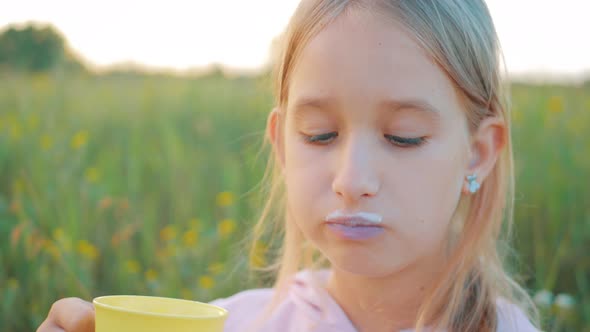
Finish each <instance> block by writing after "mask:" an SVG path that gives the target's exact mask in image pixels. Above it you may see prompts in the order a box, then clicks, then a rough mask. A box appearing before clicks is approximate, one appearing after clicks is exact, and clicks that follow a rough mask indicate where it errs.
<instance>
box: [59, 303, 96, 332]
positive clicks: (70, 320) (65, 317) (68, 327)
mask: <svg viewBox="0 0 590 332" xmlns="http://www.w3.org/2000/svg"><path fill="white" fill-rule="evenodd" d="M48 318H50V319H51V320H52V321H54V322H55V324H56V325H57V326H58V327H61V328H62V329H64V330H65V332H94V306H93V305H92V303H90V302H86V301H84V300H82V299H79V298H74V297H71V298H66V299H61V300H59V301H57V302H55V303H54V304H53V306H52V307H51V310H50V311H49V317H48Z"/></svg>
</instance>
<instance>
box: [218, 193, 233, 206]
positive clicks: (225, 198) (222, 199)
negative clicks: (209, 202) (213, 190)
mask: <svg viewBox="0 0 590 332" xmlns="http://www.w3.org/2000/svg"><path fill="white" fill-rule="evenodd" d="M216 201H217V205H219V206H222V207H223V206H230V205H232V204H233V202H234V194H233V193H231V192H229V191H223V192H220V193H219V194H217V199H216Z"/></svg>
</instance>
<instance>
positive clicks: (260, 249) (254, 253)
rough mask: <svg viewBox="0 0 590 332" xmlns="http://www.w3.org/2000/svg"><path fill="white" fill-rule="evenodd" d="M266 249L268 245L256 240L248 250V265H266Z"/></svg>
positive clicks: (259, 266)
mask: <svg viewBox="0 0 590 332" xmlns="http://www.w3.org/2000/svg"><path fill="white" fill-rule="evenodd" d="M267 251H268V246H267V245H266V244H265V243H264V242H262V241H258V242H256V244H255V245H254V247H253V248H252V250H251V251H250V266H252V267H254V268H261V267H264V266H266V252H267Z"/></svg>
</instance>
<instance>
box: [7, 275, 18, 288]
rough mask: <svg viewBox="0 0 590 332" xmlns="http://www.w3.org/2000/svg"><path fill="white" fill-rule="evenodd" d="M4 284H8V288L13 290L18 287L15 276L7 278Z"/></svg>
mask: <svg viewBox="0 0 590 332" xmlns="http://www.w3.org/2000/svg"><path fill="white" fill-rule="evenodd" d="M6 284H7V285H8V288H9V289H13V290H15V289H18V286H19V282H18V280H17V279H15V278H10V279H8V281H7V282H6Z"/></svg>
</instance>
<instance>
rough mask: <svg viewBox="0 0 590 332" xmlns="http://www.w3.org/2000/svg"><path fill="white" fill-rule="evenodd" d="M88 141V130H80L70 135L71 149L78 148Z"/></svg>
mask: <svg viewBox="0 0 590 332" xmlns="http://www.w3.org/2000/svg"><path fill="white" fill-rule="evenodd" d="M87 142H88V132H87V131H85V130H81V131H79V132H77V133H76V134H75V135H74V137H72V143H71V145H72V149H74V150H78V149H80V148H81V147H83V146H84V145H86V143H87Z"/></svg>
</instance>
